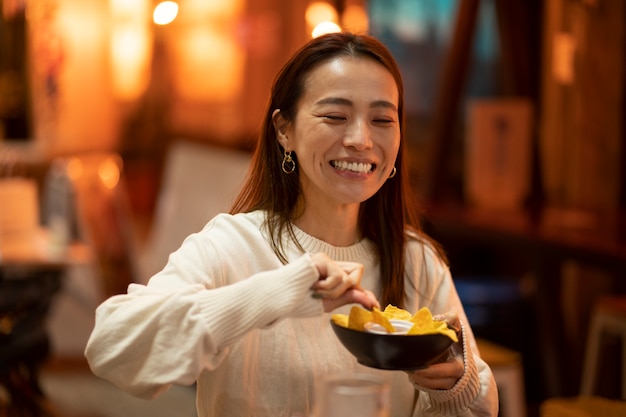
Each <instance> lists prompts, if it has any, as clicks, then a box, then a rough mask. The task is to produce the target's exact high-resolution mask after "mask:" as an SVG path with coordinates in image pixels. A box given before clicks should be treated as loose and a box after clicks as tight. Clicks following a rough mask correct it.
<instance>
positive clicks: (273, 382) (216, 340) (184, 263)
mask: <svg viewBox="0 0 626 417" xmlns="http://www.w3.org/2000/svg"><path fill="white" fill-rule="evenodd" d="M402 90H403V86H402V79H401V76H400V73H399V70H398V67H397V65H396V63H395V62H394V60H393V58H392V56H391V55H390V53H389V51H388V50H387V49H386V48H385V47H384V46H383V45H382V44H381V43H380V42H378V41H377V40H375V39H373V38H371V37H368V36H357V35H353V34H350V33H339V34H331V35H325V36H322V37H320V38H317V39H314V40H312V41H310V42H309V43H308V44H307V45H305V46H304V47H303V48H302V49H301V50H300V51H298V52H297V53H296V54H295V55H294V56H293V57H292V58H291V60H290V61H289V62H287V64H286V65H285V66H284V67H283V68H282V70H281V71H280V73H279V74H278V77H277V78H276V80H275V82H274V86H273V89H272V93H271V100H270V103H269V106H268V108H267V113H266V115H265V119H264V124H263V131H262V133H261V137H260V141H259V144H258V147H257V150H256V152H255V154H254V157H253V162H252V165H251V168H250V172H249V177H248V180H247V183H246V184H245V185H244V187H243V191H242V192H241V194H240V195H239V197H238V199H237V200H236V202H235V204H234V207H233V209H232V211H231V213H230V214H222V215H218V216H217V217H215V218H214V219H213V220H211V221H210V222H209V223H208V224H207V225H206V226H205V228H204V229H203V230H202V231H200V232H199V233H196V234H193V235H191V236H189V237H188V238H187V239H186V240H185V242H184V243H183V244H182V246H181V247H180V248H179V249H178V250H177V251H176V252H174V253H173V254H172V255H171V256H170V259H169V261H168V263H167V265H166V266H165V268H164V269H163V271H161V272H159V273H157V274H156V275H155V276H153V277H152V278H151V279H150V281H149V282H148V284H147V285H146V286H142V285H137V284H131V285H130V286H129V288H128V293H127V294H123V295H117V296H114V297H112V298H110V299H108V300H107V301H105V302H104V303H103V304H102V305H101V306H100V307H99V308H98V310H97V314H96V325H95V328H94V330H93V333H92V335H91V338H90V341H89V343H88V346H87V348H86V356H87V358H88V360H89V363H90V365H91V367H92V369H93V371H94V372H95V373H96V374H97V375H100V376H102V377H104V378H107V379H109V380H111V381H113V382H114V383H115V384H117V385H118V386H120V387H121V388H123V389H124V390H126V391H128V392H130V393H132V394H134V395H137V396H142V397H148V398H150V397H154V396H156V395H158V394H159V393H161V392H162V391H163V390H165V389H167V388H168V387H169V386H170V385H171V384H181V385H184V384H192V383H194V382H196V381H197V407H198V415H199V416H200V417H206V416H219V417H225V416H233V417H234V416H237V417H242V416H271V417H277V416H292V415H294V414H296V413H304V414H307V413H309V412H310V410H311V408H312V404H311V393H312V390H313V385H314V383H315V381H316V380H318V379H319V378H320V377H322V376H324V375H326V374H328V373H337V372H351V371H361V372H371V373H376V374H378V375H380V376H381V377H383V378H385V379H386V380H388V381H389V383H390V384H391V386H392V388H391V395H392V402H391V404H392V416H402V417H408V416H412V415H420V416H428V415H433V416H434V415H437V416H440V415H459V416H474V415H480V416H488V415H496V414H497V393H496V388H495V384H494V381H493V377H492V374H491V371H490V370H489V368H488V367H487V365H486V364H485V363H484V362H483V361H482V360H481V359H480V357H479V356H478V354H477V349H476V345H475V341H474V337H473V335H472V332H471V329H470V327H469V326H468V325H467V319H466V316H465V314H464V312H463V309H462V306H461V303H460V302H459V298H458V296H457V293H456V290H455V288H454V284H453V282H452V279H451V277H450V273H449V270H448V268H447V266H446V264H445V262H444V258H443V254H442V253H441V252H440V251H439V250H438V249H437V246H436V245H435V244H434V243H433V242H431V241H430V240H429V239H428V238H427V237H426V236H425V235H424V234H422V232H421V231H420V229H419V227H418V222H417V221H416V218H415V215H414V214H413V207H415V206H414V205H413V204H410V202H409V191H410V190H409V183H408V171H407V167H406V161H405V151H404V147H405V143H404V139H403V135H404V131H403V96H402ZM378 300H380V301H381V302H379V301H378ZM354 303H358V304H361V305H362V306H364V307H366V308H372V307H374V306H380V305H381V304H382V305H383V307H384V306H386V305H387V304H393V305H396V306H399V307H402V308H405V309H407V310H409V311H411V312H415V311H417V310H418V309H419V308H420V307H423V306H427V307H429V308H430V310H431V311H433V312H434V313H436V314H441V317H442V318H444V319H446V320H448V321H449V322H450V323H451V324H454V325H459V326H460V327H461V328H462V331H461V338H460V342H459V345H458V346H456V347H455V348H454V349H451V354H450V355H449V357H448V359H447V360H445V362H443V363H438V364H435V365H432V366H429V367H427V368H425V369H422V370H418V371H411V372H406V373H405V372H402V371H397V372H396V371H378V370H374V369H369V368H365V367H363V366H361V365H359V364H358V363H356V360H355V359H354V357H352V356H351V355H350V354H349V353H348V352H347V351H346V349H345V348H344V347H343V346H342V345H341V344H340V343H339V342H338V340H337V339H336V337H335V336H334V334H333V332H332V329H331V327H330V325H329V317H330V314H331V312H333V313H337V312H344V313H345V312H347V311H348V310H349V308H350V306H351V305H352V304H354ZM407 374H408V378H407Z"/></svg>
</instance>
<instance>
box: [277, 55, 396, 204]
mask: <svg viewBox="0 0 626 417" xmlns="http://www.w3.org/2000/svg"><path fill="white" fill-rule="evenodd" d="M278 138H279V140H280V142H281V144H282V145H283V147H284V148H285V149H286V150H291V151H293V152H294V153H295V154H296V155H297V157H298V169H299V171H300V181H301V185H302V191H303V194H304V195H303V197H304V202H305V205H307V206H308V205H310V204H311V203H312V204H324V203H326V204H331V205H344V204H355V203H361V202H363V201H365V200H367V199H368V198H370V197H371V196H372V195H374V194H375V193H376V192H377V191H378V190H379V189H380V187H381V186H382V185H383V184H384V182H385V181H386V180H387V179H388V178H389V175H390V173H391V171H392V169H393V167H394V163H395V160H396V156H397V154H398V148H399V146H400V124H399V120H398V87H397V86H396V83H395V80H394V78H393V76H392V75H391V73H390V72H389V71H388V70H387V69H386V68H385V67H384V66H383V65H381V64H380V63H378V62H376V61H374V60H372V59H369V58H363V57H350V56H340V57H337V58H333V59H331V60H329V61H327V62H324V63H322V64H320V65H319V66H317V67H315V68H314V69H313V70H312V71H311V72H310V73H309V74H308V75H307V76H306V78H305V82H304V92H303V95H302V97H301V98H300V100H299V102H298V109H297V113H296V117H295V120H294V121H293V123H291V124H289V125H288V126H287V127H286V128H285V129H283V130H282V131H281V133H279V135H278Z"/></svg>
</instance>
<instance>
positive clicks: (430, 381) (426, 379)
mask: <svg viewBox="0 0 626 417" xmlns="http://www.w3.org/2000/svg"><path fill="white" fill-rule="evenodd" d="M463 371H464V368H463V359H462V358H461V357H459V356H450V357H449V358H448V359H447V360H446V361H445V362H441V363H437V364H434V365H429V366H427V367H426V368H423V369H418V370H416V371H410V372H407V374H408V375H409V380H410V381H411V382H412V383H413V384H414V385H417V386H420V387H424V388H429V389H450V388H452V387H453V386H454V384H456V382H457V381H458V380H459V378H461V376H463Z"/></svg>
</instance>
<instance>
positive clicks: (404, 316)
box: [383, 304, 412, 320]
mask: <svg viewBox="0 0 626 417" xmlns="http://www.w3.org/2000/svg"><path fill="white" fill-rule="evenodd" d="M383 314H384V315H385V317H387V318H388V319H389V320H392V319H394V320H411V317H412V316H411V313H409V312H408V311H406V310H403V309H401V308H398V307H396V306H394V305H391V304H389V305H387V307H385V310H384V311H383Z"/></svg>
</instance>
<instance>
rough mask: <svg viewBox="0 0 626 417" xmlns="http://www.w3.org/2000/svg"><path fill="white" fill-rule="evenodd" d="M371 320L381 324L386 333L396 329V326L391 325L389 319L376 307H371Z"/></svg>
mask: <svg viewBox="0 0 626 417" xmlns="http://www.w3.org/2000/svg"><path fill="white" fill-rule="evenodd" d="M372 321H373V322H374V323H376V324H380V325H381V326H383V327H384V328H385V330H387V333H393V332H395V331H396V328H395V327H393V325H392V324H391V322H390V321H389V319H388V318H387V317H385V314H384V313H383V312H382V311H380V310H379V309H378V307H374V308H373V309H372Z"/></svg>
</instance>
